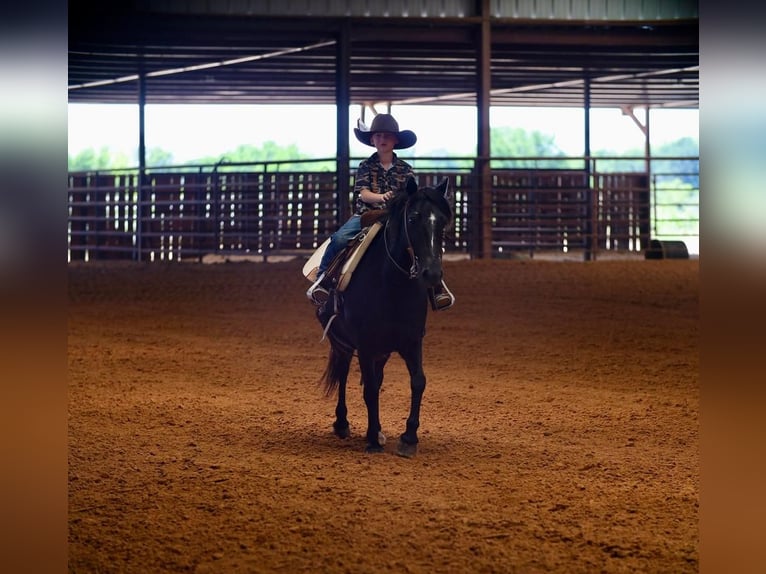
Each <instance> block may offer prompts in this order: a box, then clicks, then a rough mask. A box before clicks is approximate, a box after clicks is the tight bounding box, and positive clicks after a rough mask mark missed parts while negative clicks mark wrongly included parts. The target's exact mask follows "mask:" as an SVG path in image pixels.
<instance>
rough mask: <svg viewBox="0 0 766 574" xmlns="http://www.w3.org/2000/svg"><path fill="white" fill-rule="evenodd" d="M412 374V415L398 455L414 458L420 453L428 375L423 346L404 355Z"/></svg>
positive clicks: (400, 438)
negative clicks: (421, 416) (420, 433)
mask: <svg viewBox="0 0 766 574" xmlns="http://www.w3.org/2000/svg"><path fill="white" fill-rule="evenodd" d="M402 357H403V358H404V362H405V363H406V364H407V370H408V371H409V373H410V415H409V416H408V417H407V426H406V429H405V431H404V432H403V433H402V435H401V436H400V437H399V445H398V446H397V448H396V454H398V455H399V456H404V457H407V458H412V457H413V456H415V455H416V454H417V452H418V428H419V427H420V405H421V403H422V400H423V392H424V391H425V389H426V375H425V373H424V372H423V354H422V346H421V345H418V346H417V347H416V348H415V349H414V350H413V351H412V352H411V353H406V354H402Z"/></svg>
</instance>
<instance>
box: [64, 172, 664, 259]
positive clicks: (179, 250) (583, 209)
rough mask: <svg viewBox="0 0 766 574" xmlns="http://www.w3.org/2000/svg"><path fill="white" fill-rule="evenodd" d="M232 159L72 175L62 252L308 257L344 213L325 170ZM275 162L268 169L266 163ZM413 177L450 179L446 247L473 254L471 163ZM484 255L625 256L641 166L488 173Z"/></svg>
mask: <svg viewBox="0 0 766 574" xmlns="http://www.w3.org/2000/svg"><path fill="white" fill-rule="evenodd" d="M256 167H257V168H258V169H252V166H249V169H244V168H239V169H237V168H234V167H231V166H230V167H228V168H227V169H226V171H222V170H219V169H216V168H213V169H211V168H210V167H207V168H204V167H198V168H187V169H181V168H171V169H167V170H165V171H163V170H160V169H154V170H152V171H151V172H148V173H146V174H145V176H144V180H143V184H142V185H139V175H138V173H136V172H125V173H121V172H96V173H81V172H80V173H75V172H73V173H70V174H69V185H68V210H69V213H68V220H67V223H68V233H67V239H68V259H69V260H70V261H92V260H104V259H131V260H139V261H181V260H193V259H200V258H202V257H203V256H205V255H207V254H211V253H213V254H215V253H218V254H221V253H226V254H232V253H236V254H243V255H259V256H264V257H267V256H270V255H285V254H309V253H311V252H312V251H313V250H314V249H316V247H317V246H318V245H320V244H321V243H322V241H324V239H325V238H327V237H328V236H329V235H330V234H331V233H332V232H333V231H335V229H336V228H337V227H338V225H339V224H340V223H342V222H341V221H339V213H340V211H341V210H340V202H343V201H345V202H349V203H350V202H351V200H352V192H351V189H352V185H351V186H349V188H348V193H347V194H346V193H344V194H339V193H338V185H337V181H336V174H335V172H332V171H311V170H310V169H304V170H303V171H283V170H282V171H273V170H272V171H269V169H270V168H269V165H268V164H263V165H259V166H256ZM271 169H273V165H272V166H271ZM417 173H418V181H419V183H420V185H435V184H436V183H438V182H439V181H441V179H442V178H443V177H448V178H449V180H450V190H451V192H452V197H453V205H454V208H455V222H454V225H453V226H452V229H451V230H450V231H449V232H448V236H447V241H446V249H447V252H448V253H462V254H467V255H470V256H479V254H480V253H481V249H480V246H479V239H480V238H481V236H482V231H481V230H482V226H483V222H482V221H481V213H482V211H481V209H480V207H479V206H480V190H479V189H478V180H477V177H476V175H475V173H474V171H473V170H470V169H466V170H461V169H447V168H444V169H433V170H423V169H418V170H417ZM491 187H492V199H491V218H492V221H491V228H492V234H491V238H492V254H493V256H497V257H509V256H514V254H516V253H518V252H525V253H528V254H529V255H530V256H534V254H535V253H536V252H540V251H546V252H549V251H557V252H578V251H582V252H583V253H587V254H589V255H593V256H595V254H597V253H598V252H600V251H603V250H609V251H624V252H633V251H641V250H642V249H645V248H646V247H647V245H648V243H649V239H650V234H651V227H650V226H651V217H650V215H651V209H650V189H649V177H648V175H647V174H646V173H594V172H589V171H586V170H571V169H531V168H530V169H526V168H525V169H505V170H500V169H493V170H492V183H491Z"/></svg>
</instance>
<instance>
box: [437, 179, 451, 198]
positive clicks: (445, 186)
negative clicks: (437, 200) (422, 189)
mask: <svg viewBox="0 0 766 574" xmlns="http://www.w3.org/2000/svg"><path fill="white" fill-rule="evenodd" d="M436 189H438V190H439V193H441V194H442V197H443V198H444V199H449V178H447V177H445V178H444V179H443V180H442V182H441V183H440V184H439V185H437V186H436Z"/></svg>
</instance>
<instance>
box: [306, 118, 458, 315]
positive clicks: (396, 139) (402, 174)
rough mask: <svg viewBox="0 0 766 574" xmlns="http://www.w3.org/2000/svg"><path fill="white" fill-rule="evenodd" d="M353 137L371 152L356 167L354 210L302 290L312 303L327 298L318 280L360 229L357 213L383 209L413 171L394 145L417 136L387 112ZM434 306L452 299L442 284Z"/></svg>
mask: <svg viewBox="0 0 766 574" xmlns="http://www.w3.org/2000/svg"><path fill="white" fill-rule="evenodd" d="M354 135H355V136H356V139H358V140H359V141H360V142H362V143H363V144H365V145H368V146H372V147H374V148H375V150H376V151H375V153H373V154H372V155H371V156H370V157H368V158H367V159H365V160H364V161H362V162H361V163H360V164H359V167H358V168H357V170H356V178H355V183H354V195H355V196H356V209H355V211H354V214H353V215H352V216H351V217H350V218H349V219H348V221H346V223H344V224H343V225H342V226H341V227H340V228H339V229H338V230H337V231H336V232H335V233H333V235H332V236H331V238H330V244H329V245H328V246H327V250H326V251H325V253H324V255H323V256H322V261H321V262H320V263H319V268H318V270H317V280H316V281H315V282H314V284H313V285H312V286H311V287H309V289H308V291H306V296H307V297H308V298H309V299H311V301H313V302H314V303H316V304H321V303H322V302H324V301H325V300H327V298H328V296H329V293H328V291H327V288H326V287H325V286H324V285H323V284H322V283H323V281H324V279H325V271H326V270H327V267H328V266H329V265H330V263H332V261H333V259H334V258H335V256H336V255H337V254H338V253H339V252H340V251H341V250H343V249H344V248H345V247H346V246H347V245H348V242H349V241H350V240H351V239H352V238H353V237H354V236H355V235H356V234H357V233H359V232H360V231H361V230H362V223H361V217H362V214H363V213H364V212H365V211H369V210H371V209H383V208H385V207H386V202H387V201H388V200H389V199H391V198H392V197H393V196H394V194H396V193H398V192H400V191H401V192H404V191H405V188H406V183H407V179H408V178H409V177H410V176H413V175H414V171H413V169H412V166H411V165H410V164H408V163H407V162H406V161H404V160H403V159H400V158H399V157H398V156H397V155H396V153H394V150H395V149H406V148H408V147H411V146H413V145H415V142H416V141H417V139H418V138H417V136H416V135H415V133H414V132H412V131H411V130H401V131H400V130H399V124H398V123H397V121H396V120H395V119H394V117H393V116H392V115H390V114H378V115H376V116H375V118H374V119H373V120H372V125H371V126H370V129H369V131H365V130H360V129H358V128H354ZM434 300H435V302H436V309H437V310H442V309H448V308H449V307H451V306H452V305H453V303H454V302H455V297H454V295H452V293H451V292H450V290H449V289H447V286H446V284H445V283H444V281H442V284H441V286H440V287H438V288H436V289H434Z"/></svg>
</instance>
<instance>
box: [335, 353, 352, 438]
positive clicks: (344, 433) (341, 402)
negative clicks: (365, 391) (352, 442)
mask: <svg viewBox="0 0 766 574" xmlns="http://www.w3.org/2000/svg"><path fill="white" fill-rule="evenodd" d="M350 366H351V357H347V356H346V355H343V356H342V358H340V357H339V360H338V364H337V367H338V375H339V377H338V404H337V405H336V406H335V422H334V423H332V429H333V432H334V433H335V434H336V436H338V437H340V438H348V437H349V436H351V430H350V428H349V424H348V408H347V407H346V382H347V380H348V371H349V368H350Z"/></svg>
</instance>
